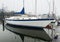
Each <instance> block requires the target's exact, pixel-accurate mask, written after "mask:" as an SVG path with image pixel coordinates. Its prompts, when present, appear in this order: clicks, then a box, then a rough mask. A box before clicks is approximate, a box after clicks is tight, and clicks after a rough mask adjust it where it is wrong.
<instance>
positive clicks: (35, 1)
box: [35, 0, 37, 14]
mask: <svg viewBox="0 0 60 42" xmlns="http://www.w3.org/2000/svg"><path fill="white" fill-rule="evenodd" d="M35 14H37V0H35Z"/></svg>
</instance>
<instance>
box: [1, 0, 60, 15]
mask: <svg viewBox="0 0 60 42" xmlns="http://www.w3.org/2000/svg"><path fill="white" fill-rule="evenodd" d="M54 2H55V13H56V15H60V5H59V4H60V0H54ZM52 3H53V0H24V5H23V0H0V9H1V8H2V7H4V9H5V10H7V11H15V12H20V11H21V10H22V8H23V6H24V8H25V13H27V14H34V15H37V14H38V15H39V14H48V13H49V10H50V13H52V11H53V4H52ZM49 8H50V9H49Z"/></svg>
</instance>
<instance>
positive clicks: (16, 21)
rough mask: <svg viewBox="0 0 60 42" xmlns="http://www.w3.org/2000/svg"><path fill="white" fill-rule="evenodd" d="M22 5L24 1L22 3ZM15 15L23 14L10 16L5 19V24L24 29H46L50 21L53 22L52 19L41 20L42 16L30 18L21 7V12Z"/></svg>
mask: <svg viewBox="0 0 60 42" xmlns="http://www.w3.org/2000/svg"><path fill="white" fill-rule="evenodd" d="M23 4H24V1H23ZM16 14H23V15H20V16H12V17H9V18H5V21H6V24H10V25H16V26H24V27H38V28H40V27H43V28H45V27H46V28H48V27H49V26H48V25H49V24H50V23H51V22H52V21H55V20H54V19H53V18H46V17H45V18H42V16H30V15H26V14H25V8H24V7H23V9H22V11H21V12H16Z"/></svg>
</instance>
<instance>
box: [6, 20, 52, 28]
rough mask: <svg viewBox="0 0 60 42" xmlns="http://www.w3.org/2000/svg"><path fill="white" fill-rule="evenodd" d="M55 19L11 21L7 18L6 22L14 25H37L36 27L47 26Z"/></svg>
mask: <svg viewBox="0 0 60 42" xmlns="http://www.w3.org/2000/svg"><path fill="white" fill-rule="evenodd" d="M52 21H53V20H45V21H44V20H39V21H9V20H6V23H8V24H12V25H20V26H21V25H22V26H35V27H46V26H47V25H48V24H49V23H51V22H52Z"/></svg>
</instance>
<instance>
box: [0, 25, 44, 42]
mask: <svg viewBox="0 0 60 42" xmlns="http://www.w3.org/2000/svg"><path fill="white" fill-rule="evenodd" d="M11 28H12V29H11ZM9 29H10V30H9ZM11 30H12V31H11ZM14 30H15V29H14V27H9V26H5V27H4V31H3V26H2V24H0V42H22V39H21V37H20V34H18V33H15V32H13V31H14ZM16 30H17V32H19V28H17V29H16ZM21 30H22V29H21ZM21 30H20V31H21ZM31 31H32V30H31ZM24 42H45V41H43V40H40V39H37V38H32V37H28V36H24Z"/></svg>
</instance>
